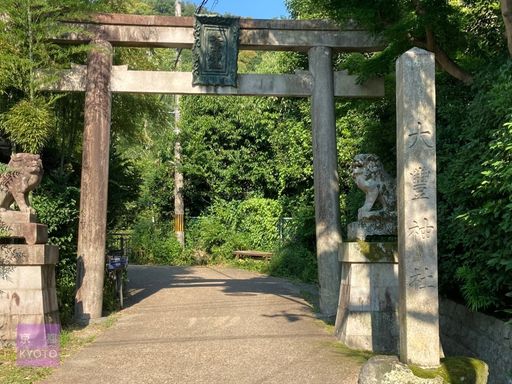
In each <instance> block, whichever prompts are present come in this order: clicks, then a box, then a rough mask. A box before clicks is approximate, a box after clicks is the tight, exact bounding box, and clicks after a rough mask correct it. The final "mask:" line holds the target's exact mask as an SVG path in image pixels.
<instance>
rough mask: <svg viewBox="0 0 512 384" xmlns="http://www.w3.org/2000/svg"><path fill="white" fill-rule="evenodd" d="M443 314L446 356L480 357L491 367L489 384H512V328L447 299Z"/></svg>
mask: <svg viewBox="0 0 512 384" xmlns="http://www.w3.org/2000/svg"><path fill="white" fill-rule="evenodd" d="M439 312H440V313H439V314H440V327H441V344H442V346H443V349H444V353H445V355H447V356H454V355H457V356H460V355H463V356H472V357H478V358H479V359H481V360H483V361H485V362H486V363H487V364H488V365H489V384H512V326H511V325H507V324H505V322H503V321H500V320H497V319H495V318H493V317H490V316H486V315H483V314H481V313H477V312H471V311H469V310H468V309H467V308H466V307H464V306H462V305H460V304H456V303H454V302H453V301H450V300H446V299H441V300H440V302H439Z"/></svg>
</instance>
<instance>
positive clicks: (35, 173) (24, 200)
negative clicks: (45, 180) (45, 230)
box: [0, 153, 43, 213]
mask: <svg viewBox="0 0 512 384" xmlns="http://www.w3.org/2000/svg"><path fill="white" fill-rule="evenodd" d="M42 177H43V163H42V161H41V157H40V156H39V155H33V154H31V153H15V154H13V155H11V161H9V164H7V172H6V173H4V174H2V175H1V176H0V211H7V210H11V204H12V203H13V202H16V204H17V205H18V208H19V209H20V211H22V212H31V213H35V212H34V209H33V208H32V207H30V203H29V200H28V194H29V192H30V191H32V190H33V189H34V188H36V187H37V186H38V185H39V183H41V178H42Z"/></svg>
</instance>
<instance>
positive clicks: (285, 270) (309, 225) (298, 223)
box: [268, 206, 318, 282]
mask: <svg viewBox="0 0 512 384" xmlns="http://www.w3.org/2000/svg"><path fill="white" fill-rule="evenodd" d="M287 232H288V237H287V238H286V239H285V240H284V243H283V244H282V245H281V247H280V248H279V249H278V250H277V251H276V252H275V255H274V256H273V257H272V259H271V261H270V265H269V268H268V272H269V273H270V274H271V275H274V276H282V277H288V278H293V279H299V280H301V281H304V282H317V281H318V268H317V262H316V255H315V238H316V236H315V214H314V209H313V207H311V206H307V207H301V208H298V209H297V211H296V212H295V215H294V216H293V218H292V220H291V221H290V222H289V224H288V228H287Z"/></svg>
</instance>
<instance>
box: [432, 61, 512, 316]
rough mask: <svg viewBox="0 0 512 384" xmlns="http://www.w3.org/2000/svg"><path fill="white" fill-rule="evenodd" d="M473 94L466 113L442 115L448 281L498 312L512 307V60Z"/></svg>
mask: <svg viewBox="0 0 512 384" xmlns="http://www.w3.org/2000/svg"><path fill="white" fill-rule="evenodd" d="M473 88H474V93H475V97H474V98H473V99H472V100H469V101H468V102H467V104H468V106H467V108H465V109H461V110H462V111H463V113H462V114H461V113H459V114H457V113H455V111H453V110H450V109H448V110H447V111H446V112H447V113H449V116H447V115H445V114H444V112H443V110H441V113H440V114H441V119H440V123H441V124H440V125H443V126H442V127H441V129H440V130H439V131H440V143H441V145H440V148H439V149H440V150H439V161H438V162H439V169H440V174H439V197H440V199H439V200H440V202H439V221H440V226H439V227H440V233H439V234H440V243H439V251H440V260H439V264H440V283H441V289H442V291H443V292H444V293H446V294H448V295H452V296H453V294H454V288H455V289H457V290H458V293H459V294H462V296H463V298H464V299H465V301H466V303H467V305H468V306H469V307H470V308H471V309H473V310H484V309H487V310H491V311H494V310H496V309H504V308H511V307H512V301H511V299H510V297H509V296H507V294H508V292H511V291H512V247H511V240H510V239H511V237H510V234H511V233H512V200H511V196H512V187H511V186H512V168H511V166H510V164H511V162H512V104H511V103H510V95H511V92H512V61H510V60H508V62H506V63H504V64H503V65H502V66H496V67H492V68H489V69H488V70H485V71H482V73H481V74H480V75H479V76H477V78H476V79H475V84H474V86H473ZM441 97H443V95H441ZM448 97H449V99H450V100H451V99H452V98H453V97H452V96H451V95H448ZM443 115H444V116H443ZM443 118H444V119H446V121H443ZM454 277H455V278H456V279H457V280H455V281H454Z"/></svg>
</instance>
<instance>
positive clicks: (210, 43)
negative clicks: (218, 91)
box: [192, 15, 240, 87]
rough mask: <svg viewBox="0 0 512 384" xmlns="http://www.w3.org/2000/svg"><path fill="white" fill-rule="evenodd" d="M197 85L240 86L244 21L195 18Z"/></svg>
mask: <svg viewBox="0 0 512 384" xmlns="http://www.w3.org/2000/svg"><path fill="white" fill-rule="evenodd" d="M195 19H196V23H195V26H194V47H193V48H192V52H193V54H194V67H193V69H192V74H193V78H192V84H193V85H224V86H226V85H227V86H231V87H236V85H237V84H236V72H237V59H238V36H239V32H240V18H238V17H222V16H216V15H195Z"/></svg>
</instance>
